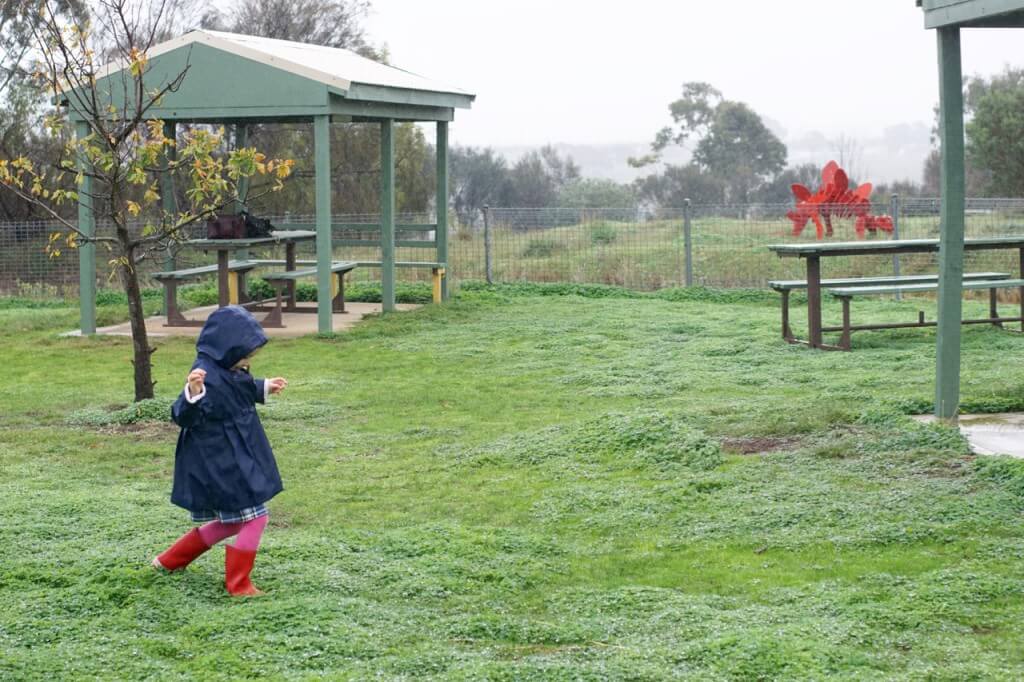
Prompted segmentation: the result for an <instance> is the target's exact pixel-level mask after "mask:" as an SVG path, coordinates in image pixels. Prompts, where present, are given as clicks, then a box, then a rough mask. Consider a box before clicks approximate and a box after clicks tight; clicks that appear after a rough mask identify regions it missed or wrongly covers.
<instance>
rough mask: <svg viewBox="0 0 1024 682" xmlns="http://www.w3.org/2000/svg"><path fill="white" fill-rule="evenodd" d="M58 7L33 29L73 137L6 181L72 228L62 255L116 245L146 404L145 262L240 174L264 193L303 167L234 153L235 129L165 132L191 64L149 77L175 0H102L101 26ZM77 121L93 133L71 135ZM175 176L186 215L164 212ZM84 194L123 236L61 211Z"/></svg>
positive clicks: (55, 243)
mask: <svg viewBox="0 0 1024 682" xmlns="http://www.w3.org/2000/svg"><path fill="white" fill-rule="evenodd" d="M58 6H59V3H57V2H53V1H52V0H46V1H44V2H42V3H41V10H40V11H41V14H40V17H41V20H40V23H39V24H38V25H37V26H35V27H34V28H33V35H34V39H35V45H34V49H35V50H37V52H38V54H39V60H38V63H37V65H36V77H37V78H38V81H39V83H40V84H41V87H42V88H43V89H44V90H45V91H46V92H48V93H49V95H50V96H51V97H53V98H54V100H55V101H57V102H59V103H62V104H63V106H62V107H61V108H60V109H59V110H58V111H57V113H55V114H54V115H53V116H50V117H48V119H47V122H46V130H47V131H48V133H49V134H50V135H51V136H52V137H54V138H56V139H60V140H61V142H62V144H61V146H60V147H59V149H60V151H59V153H58V155H57V158H54V159H51V160H50V163H48V164H46V165H37V164H35V163H33V162H32V161H31V160H30V159H27V158H25V157H18V158H13V159H12V158H3V159H0V185H2V186H3V187H5V188H6V189H7V190H8V191H9V192H11V193H13V194H14V195H15V196H17V197H19V198H20V199H22V200H24V201H30V202H32V203H34V204H35V205H37V206H39V207H41V209H42V210H43V211H44V212H45V213H46V214H47V215H48V216H49V217H50V218H51V219H53V220H54V221H55V222H56V223H57V224H59V225H60V228H61V229H60V230H58V231H55V232H54V233H52V234H51V235H50V238H49V244H48V246H47V250H48V252H49V253H50V255H51V256H52V257H59V256H60V255H61V253H62V252H63V251H64V250H66V249H69V248H70V249H74V248H77V247H79V246H81V245H82V244H85V243H94V244H97V245H100V246H102V247H103V248H105V249H106V250H107V252H108V254H109V255H110V260H109V263H110V265H111V270H112V273H111V274H112V275H113V276H116V277H117V278H118V280H119V281H120V283H121V286H122V288H123V289H124V292H125V294H126V296H127V299H128V314H129V319H130V322H131V330H132V342H133V364H134V374H135V399H136V400H142V399H145V398H151V397H153V379H152V370H151V355H152V353H153V351H154V349H153V348H151V347H150V345H149V340H148V337H147V333H146V325H145V312H144V309H143V305H142V294H141V289H140V286H139V275H138V265H139V264H140V263H141V262H143V261H144V260H146V259H147V258H150V257H152V256H154V255H155V254H157V253H163V252H164V251H165V250H166V249H167V248H168V247H169V246H170V245H171V244H172V243H173V242H176V241H178V240H180V239H182V238H183V236H184V234H185V232H184V229H185V228H186V227H187V226H189V225H191V224H192V223H194V222H195V221H197V220H200V219H203V218H205V217H206V216H208V215H210V214H211V213H213V212H216V211H217V210H219V209H221V208H222V207H224V206H226V205H228V204H229V203H232V202H234V201H235V200H237V194H238V193H237V183H238V181H239V180H240V179H242V178H249V177H252V176H257V175H259V176H266V177H268V178H271V182H270V183H269V185H267V186H266V187H265V188H264V190H263V191H273V190H276V189H279V188H280V187H281V181H282V180H283V179H284V178H285V177H287V176H288V175H289V174H290V172H291V168H292V162H291V161H280V160H274V161H267V160H266V159H265V157H264V156H263V155H262V154H260V153H259V152H257V151H256V150H255V149H252V148H248V149H238V150H234V151H231V152H229V153H224V152H223V149H224V144H223V132H222V131H218V130H211V129H208V128H196V129H193V130H190V131H188V132H187V133H186V134H185V135H183V137H182V139H181V140H180V141H179V140H174V139H170V138H167V137H165V134H164V124H163V122H162V121H160V120H155V119H154V118H153V117H152V116H151V114H150V112H151V110H152V109H154V107H155V106H156V105H157V104H158V103H159V102H160V100H161V99H162V98H163V97H165V96H168V95H170V94H172V93H174V92H176V91H177V90H178V89H179V88H180V87H181V86H182V84H183V83H184V82H185V80H186V78H187V76H188V71H189V67H188V66H186V67H185V68H184V69H183V70H182V71H181V72H179V73H177V74H176V75H174V76H173V77H171V78H169V79H166V80H160V81H155V80H153V79H150V78H149V74H150V65H149V57H148V53H149V51H150V49H151V48H152V47H153V45H154V44H155V43H156V42H157V40H158V37H159V33H160V28H159V27H160V26H162V24H163V19H164V17H166V16H167V14H166V13H167V12H168V9H169V8H172V7H173V0H142V1H141V2H130V1H129V0H96V2H95V4H94V8H93V13H92V18H91V23H86V22H85V21H83V20H80V19H71V20H69V19H68V18H67V17H66V15H62V14H60V13H59V12H58V11H57V9H58ZM97 35H98V36H101V37H102V38H94V36H97ZM97 55H106V56H108V57H112V58H113V59H114V61H113V62H112V66H111V67H110V68H103V67H101V66H100V65H99V64H98V63H97ZM71 121H77V122H79V123H78V125H79V126H81V127H82V128H83V129H84V132H85V134H84V135H83V134H79V135H76V136H75V137H74V138H72V137H70V136H69V135H67V130H68V127H69V123H70V122H71ZM172 148H173V149H174V150H175V151H176V158H175V159H174V160H171V159H170V158H169V157H171V156H172V155H171V154H170V153H169V151H170V150H171V149H172ZM167 174H172V175H173V174H178V175H180V176H182V177H183V178H184V180H185V184H186V186H187V189H186V191H185V193H184V194H185V196H186V197H187V199H188V205H187V206H186V207H184V210H180V211H179V210H175V211H170V210H166V209H165V208H164V207H163V202H162V200H161V196H160V192H161V188H162V187H163V184H164V183H163V182H162V180H163V178H164V176H165V175H167ZM80 199H85V200H88V201H89V202H91V204H92V206H93V208H94V211H95V215H96V216H97V217H99V218H101V219H104V220H105V221H106V222H109V223H110V224H111V225H113V234H91V232H90V231H89V230H87V229H83V227H84V226H80V225H78V224H77V223H76V222H74V221H72V220H70V219H68V218H67V217H66V212H65V211H62V210H61V207H62V206H64V205H67V204H69V203H74V202H75V201H76V200H80ZM136 224H141V226H142V229H141V231H140V230H138V229H136Z"/></svg>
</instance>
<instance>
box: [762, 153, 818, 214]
mask: <svg viewBox="0 0 1024 682" xmlns="http://www.w3.org/2000/svg"><path fill="white" fill-rule="evenodd" d="M795 184H801V185H803V186H804V187H809V188H810V189H811V191H812V192H813V191H814V190H815V189H817V188H818V187H819V186H820V185H821V166H819V165H817V164H814V163H802V164H800V165H799V166H792V167H790V168H787V169H785V170H784V171H782V172H781V173H779V174H778V175H776V176H775V177H774V178H773V179H772V180H771V182H767V183H765V184H763V185H762V186H761V187H760V188H758V190H757V191H756V192H755V193H754V194H753V195H752V196H751V199H752V200H753V201H758V202H762V203H766V204H791V203H793V189H792V188H793V185H795Z"/></svg>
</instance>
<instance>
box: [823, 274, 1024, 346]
mask: <svg viewBox="0 0 1024 682" xmlns="http://www.w3.org/2000/svg"><path fill="white" fill-rule="evenodd" d="M965 278H966V275H965ZM1019 287H1024V279H1010V278H1009V276H1008V275H1002V274H1001V275H1000V277H997V278H988V279H973V280H967V279H965V280H964V283H963V289H964V290H968V291H969V290H975V289H988V293H989V297H988V306H989V307H988V311H989V316H988V317H983V318H979V319H966V320H960V324H991V325H993V326H995V327H1000V328H1002V326H1003V323H1004V322H1022V321H1024V316H1017V317H1000V316H999V310H998V299H997V297H996V292H997V290H999V289H1010V288H1019ZM938 288H939V283H938V281H935V282H931V283H927V284H904V285H899V286H885V285H882V286H869V287H836V288H832V289H828V292H829V293H830V294H831V295H832V296H834V297H836V298H838V299H839V300H840V301H841V302H842V304H843V324H842V326H841V327H824V328H823V331H839V332H842V335H841V336H840V337H839V348H840V349H842V350H850V335H851V334H852V333H853V332H855V331H866V330H873V329H906V328H909V327H935V326H937V325H938V322H936V321H926V320H925V319H924V311H918V314H917V315H918V318H917V321H916V322H887V323H884V324H859V325H853V324H851V323H850V301H851V300H852V299H853V297H855V296H878V295H884V294H894V293H915V292H929V291H937V290H938Z"/></svg>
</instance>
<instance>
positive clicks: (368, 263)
mask: <svg viewBox="0 0 1024 682" xmlns="http://www.w3.org/2000/svg"><path fill="white" fill-rule="evenodd" d="M253 262H254V263H257V264H258V265H284V261H282V260H255V261H253ZM352 262H354V263H355V265H356V266H357V267H360V268H379V267H381V265H382V263H381V261H379V260H357V261H352ZM295 264H296V265H316V261H315V260H300V261H295ZM395 267H396V268H430V274H431V282H432V286H431V299H432V300H433V301H434V303H440V302H441V282H442V280H443V279H444V278H445V277H446V276H447V274H446V270H447V267H446V265H445V264H444V263H441V262H435V261H395Z"/></svg>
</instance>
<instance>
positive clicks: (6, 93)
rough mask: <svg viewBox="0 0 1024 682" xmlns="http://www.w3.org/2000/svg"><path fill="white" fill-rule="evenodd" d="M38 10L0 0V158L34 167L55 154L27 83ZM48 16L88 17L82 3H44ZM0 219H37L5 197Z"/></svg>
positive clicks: (32, 1)
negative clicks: (25, 161)
mask: <svg viewBox="0 0 1024 682" xmlns="http://www.w3.org/2000/svg"><path fill="white" fill-rule="evenodd" d="M43 8H44V2H43V0H0V157H2V158H15V157H22V156H24V157H26V158H28V159H30V160H32V162H33V163H34V164H36V165H40V164H42V163H43V161H44V159H47V158H53V157H54V155H55V153H56V145H55V144H54V142H53V140H52V139H51V138H50V136H48V135H44V134H43V118H44V116H45V114H46V113H47V111H48V110H49V109H50V108H51V107H50V105H49V102H48V100H47V98H46V97H45V93H41V91H40V89H39V88H38V87H37V85H36V84H35V83H33V82H32V79H31V76H32V63H33V61H34V59H35V58H36V57H37V55H36V53H35V49H34V45H35V37H34V36H35V34H36V33H37V32H38V31H39V30H40V28H41V26H42V24H43V14H42V13H41V10H42V9H43ZM48 11H49V12H51V13H52V14H53V15H54V16H56V17H59V18H60V19H61V20H62V21H66V20H69V19H72V18H74V19H76V20H78V21H84V20H85V18H86V17H87V15H88V12H87V8H86V6H85V4H84V2H82V0H63V1H60V2H56V1H55V2H50V3H49V4H48ZM0 215H2V216H3V217H4V218H5V219H25V218H36V217H39V216H40V215H41V214H40V211H39V209H38V208H37V207H36V206H35V205H33V204H32V202H28V201H22V200H21V199H19V198H18V197H16V196H14V195H13V194H11V193H9V192H5V193H0Z"/></svg>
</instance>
